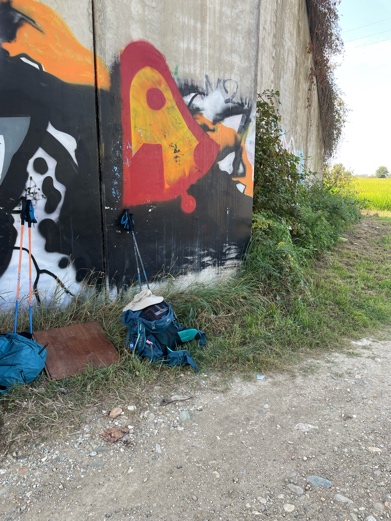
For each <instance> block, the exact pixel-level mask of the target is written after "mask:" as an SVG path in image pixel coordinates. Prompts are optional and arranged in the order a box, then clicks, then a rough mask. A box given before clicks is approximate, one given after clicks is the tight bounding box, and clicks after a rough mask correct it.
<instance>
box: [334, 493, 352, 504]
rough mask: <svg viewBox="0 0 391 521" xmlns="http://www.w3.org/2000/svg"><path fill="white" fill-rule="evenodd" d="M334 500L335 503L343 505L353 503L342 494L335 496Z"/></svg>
mask: <svg viewBox="0 0 391 521" xmlns="http://www.w3.org/2000/svg"><path fill="white" fill-rule="evenodd" d="M334 499H335V501H338V502H339V503H345V504H347V503H350V504H351V503H353V501H352V500H351V499H349V498H348V497H345V496H343V495H342V494H335V496H334Z"/></svg>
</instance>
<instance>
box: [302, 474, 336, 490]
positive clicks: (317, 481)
mask: <svg viewBox="0 0 391 521" xmlns="http://www.w3.org/2000/svg"><path fill="white" fill-rule="evenodd" d="M307 481H308V483H311V485H313V486H314V487H323V488H329V487H331V485H332V483H331V481H329V480H328V479H324V478H321V477H320V476H307Z"/></svg>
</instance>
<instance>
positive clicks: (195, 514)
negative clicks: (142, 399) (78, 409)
mask: <svg viewBox="0 0 391 521" xmlns="http://www.w3.org/2000/svg"><path fill="white" fill-rule="evenodd" d="M390 366H391V342H388V341H375V340H365V339H364V340H363V341H361V343H356V344H355V345H352V350H351V351H350V352H345V353H344V354H329V355H326V356H324V357H323V358H322V359H320V360H316V361H308V362H307V363H306V364H305V365H304V366H303V365H301V367H300V368H298V369H297V370H296V371H295V372H293V373H292V374H284V375H267V374H266V375H265V378H264V379H256V377H255V375H254V379H253V380H252V381H239V380H238V381H235V382H233V383H232V385H231V386H230V388H229V389H225V390H224V391H222V390H219V391H216V390H214V388H215V387H216V384H217V385H218V384H219V382H218V381H216V379H214V378H210V377H208V376H207V375H200V376H198V377H197V378H196V380H195V382H193V385H192V388H191V389H189V388H186V387H184V388H181V389H178V388H176V389H172V391H171V393H170V394H169V395H162V394H161V393H162V390H161V389H159V388H156V389H155V397H154V399H153V400H152V401H151V403H150V404H149V406H148V407H146V408H143V409H142V410H140V408H137V409H136V411H132V410H129V409H128V407H130V408H132V407H131V406H132V405H133V404H132V403H120V404H113V406H114V405H120V406H122V408H123V410H124V413H125V414H123V415H121V416H119V417H118V418H117V419H116V420H109V419H108V417H107V412H102V411H100V410H96V411H94V413H93V414H91V417H90V420H89V421H88V422H87V423H86V424H85V425H84V426H83V428H82V429H81V430H80V431H78V432H76V433H74V434H72V435H71V436H69V437H67V438H66V439H61V440H56V441H51V442H45V443H42V444H39V445H37V446H35V447H28V448H26V449H24V450H23V451H22V452H20V453H14V454H13V455H9V456H8V457H7V458H6V459H5V460H4V461H3V462H2V463H0V483H1V484H0V519H1V520H2V521H15V520H24V519H25V520H26V521H27V520H29V521H49V520H50V521H57V520H61V521H68V520H73V519H75V520H92V521H103V520H105V519H111V520H112V521H122V520H134V521H144V520H147V519H148V520H152V521H163V520H164V521H179V520H180V521H183V520H194V521H207V520H208V521H215V520H216V521H217V520H224V521H240V520H249V519H268V520H271V521H274V520H275V521H278V520H281V519H286V520H317V521H326V520H327V521H333V520H342V521H344V520H349V521H355V520H366V521H374V520H376V521H379V520H383V519H390V518H391V510H390V509H391V455H390V452H391V435H390V428H391V379H390ZM172 395H177V396H176V398H185V397H190V396H191V398H190V399H188V400H186V401H176V402H173V403H169V404H166V405H162V404H161V402H162V399H163V398H168V397H170V398H171V397H172ZM178 395H180V396H178ZM174 398H175V396H174ZM110 427H127V428H128V429H129V433H128V434H126V435H125V436H124V438H122V440H120V441H117V442H116V443H109V442H106V441H105V440H104V439H103V438H102V436H101V434H102V432H104V431H105V430H106V429H108V428H110Z"/></svg>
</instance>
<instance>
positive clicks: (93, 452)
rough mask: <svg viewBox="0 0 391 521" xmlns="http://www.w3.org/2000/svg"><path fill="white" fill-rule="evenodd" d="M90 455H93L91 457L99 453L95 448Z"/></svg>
mask: <svg viewBox="0 0 391 521" xmlns="http://www.w3.org/2000/svg"><path fill="white" fill-rule="evenodd" d="M88 455H89V456H91V458H93V457H94V456H97V455H98V453H97V452H96V451H95V450H93V451H92V452H90V453H89V454H88Z"/></svg>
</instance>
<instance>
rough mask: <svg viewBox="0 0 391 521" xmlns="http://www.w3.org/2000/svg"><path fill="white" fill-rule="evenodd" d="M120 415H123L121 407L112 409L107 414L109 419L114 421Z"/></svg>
mask: <svg viewBox="0 0 391 521" xmlns="http://www.w3.org/2000/svg"><path fill="white" fill-rule="evenodd" d="M121 414H123V410H122V409H121V407H114V409H111V411H110V412H109V418H111V419H112V420H114V419H115V418H118V416H121Z"/></svg>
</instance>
